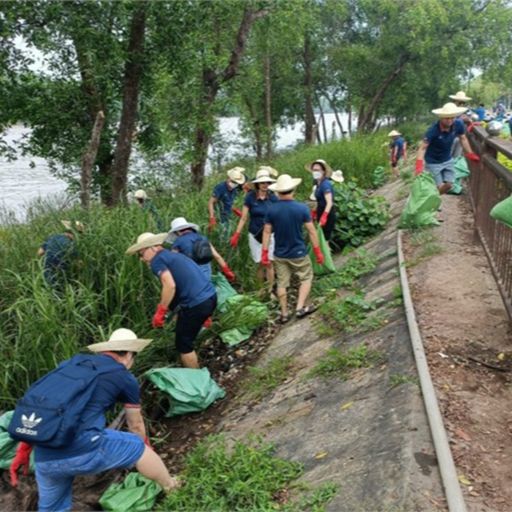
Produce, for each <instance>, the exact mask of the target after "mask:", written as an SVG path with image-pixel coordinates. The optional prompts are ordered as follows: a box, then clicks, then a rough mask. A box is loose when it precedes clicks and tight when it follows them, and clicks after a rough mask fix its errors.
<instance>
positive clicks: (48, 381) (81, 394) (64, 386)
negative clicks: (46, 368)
mask: <svg viewBox="0 0 512 512" xmlns="http://www.w3.org/2000/svg"><path fill="white" fill-rule="evenodd" d="M122 369H123V367H122V366H120V364H119V363H117V362H116V361H115V360H114V359H112V358H110V357H108V358H102V357H98V356H93V355H84V354H78V355H76V356H74V357H72V358H71V359H68V360H67V361H64V362H62V363H61V364H60V365H59V366H58V367H57V368H55V370H53V371H51V372H50V373H47V374H46V375H44V376H43V377H41V378H40V379H39V380H38V381H36V382H35V383H34V384H32V386H31V387H30V388H29V389H28V391H27V392H26V393H25V395H24V396H23V397H22V398H21V399H20V400H18V403H17V404H16V408H15V410H14V414H13V416H12V419H11V422H10V424H9V427H8V429H7V430H8V432H9V435H10V436H11V437H12V438H13V439H15V440H16V441H24V442H26V443H29V444H33V445H36V446H44V447H46V448H61V447H63V446H68V445H69V444H71V442H72V441H73V439H74V437H75V435H76V434H77V432H78V431H79V428H80V426H81V416H82V412H83V411H84V409H85V406H86V405H87V404H88V402H89V400H90V399H91V397H92V395H93V393H94V390H95V389H96V384H97V378H98V376H99V375H101V374H103V373H109V372H112V371H119V370H122Z"/></svg>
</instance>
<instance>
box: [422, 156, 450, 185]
mask: <svg viewBox="0 0 512 512" xmlns="http://www.w3.org/2000/svg"><path fill="white" fill-rule="evenodd" d="M425 168H426V169H427V171H428V172H429V173H430V174H431V175H432V177H433V178H434V181H435V182H436V185H437V186H438V187H439V186H440V185H442V184H443V183H453V182H454V181H455V162H454V160H453V158H451V159H450V160H448V161H447V162H443V163H442V164H431V163H428V162H425Z"/></svg>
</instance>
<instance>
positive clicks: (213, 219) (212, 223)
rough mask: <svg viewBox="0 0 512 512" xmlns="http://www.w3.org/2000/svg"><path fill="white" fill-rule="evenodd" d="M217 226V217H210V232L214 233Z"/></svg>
mask: <svg viewBox="0 0 512 512" xmlns="http://www.w3.org/2000/svg"><path fill="white" fill-rule="evenodd" d="M216 225H217V221H216V220H215V217H210V220H209V221H208V231H212V230H213V228H214V227H215V226H216Z"/></svg>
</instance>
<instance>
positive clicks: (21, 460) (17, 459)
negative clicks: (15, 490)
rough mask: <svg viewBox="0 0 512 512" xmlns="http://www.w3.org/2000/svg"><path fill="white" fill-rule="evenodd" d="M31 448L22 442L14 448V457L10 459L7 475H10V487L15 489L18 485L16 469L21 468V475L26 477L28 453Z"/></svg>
mask: <svg viewBox="0 0 512 512" xmlns="http://www.w3.org/2000/svg"><path fill="white" fill-rule="evenodd" d="M31 452H32V446H31V445H30V444H28V443H24V442H23V441H22V442H21V443H20V444H19V445H18V448H16V455H15V456H14V459H12V462H11V466H10V467H9V474H10V475H11V485H12V486H13V487H16V486H17V485H18V469H19V468H23V475H24V476H27V475H28V468H29V465H30V453H31Z"/></svg>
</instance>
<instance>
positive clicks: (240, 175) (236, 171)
mask: <svg viewBox="0 0 512 512" xmlns="http://www.w3.org/2000/svg"><path fill="white" fill-rule="evenodd" d="M244 172H245V169H244V168H243V167H233V169H229V171H228V172H227V175H228V178H229V179H230V180H231V181H234V182H235V183H238V184H239V185H243V184H244V183H245V179H246V178H245V174H244Z"/></svg>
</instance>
